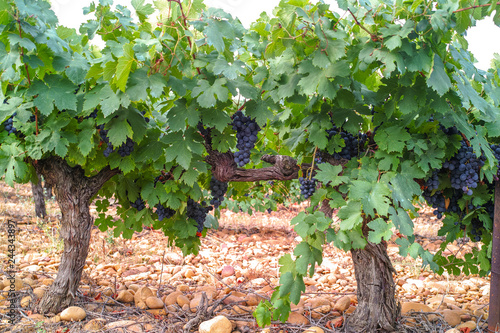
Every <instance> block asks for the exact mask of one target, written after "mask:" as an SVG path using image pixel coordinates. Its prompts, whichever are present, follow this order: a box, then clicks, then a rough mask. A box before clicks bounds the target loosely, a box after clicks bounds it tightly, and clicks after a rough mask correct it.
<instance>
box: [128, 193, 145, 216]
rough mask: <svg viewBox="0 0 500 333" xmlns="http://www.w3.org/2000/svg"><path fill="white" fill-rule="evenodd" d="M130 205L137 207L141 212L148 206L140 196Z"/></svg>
mask: <svg viewBox="0 0 500 333" xmlns="http://www.w3.org/2000/svg"><path fill="white" fill-rule="evenodd" d="M130 206H132V207H133V208H135V209H137V211H139V212H140V211H141V210H143V209H144V208H146V203H145V202H144V200H142V198H141V197H140V196H139V197H138V198H137V199H136V200H135V201H134V202H132V201H131V202H130Z"/></svg>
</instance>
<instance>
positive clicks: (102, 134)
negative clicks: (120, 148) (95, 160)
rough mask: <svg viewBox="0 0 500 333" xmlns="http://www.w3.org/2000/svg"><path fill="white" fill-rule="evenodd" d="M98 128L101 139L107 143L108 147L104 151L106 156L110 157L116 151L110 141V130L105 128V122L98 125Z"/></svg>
mask: <svg viewBox="0 0 500 333" xmlns="http://www.w3.org/2000/svg"><path fill="white" fill-rule="evenodd" d="M97 129H98V130H99V136H100V137H101V140H102V141H103V142H104V143H105V144H106V149H104V153H103V154H104V157H108V156H109V155H110V154H111V153H112V152H113V151H114V149H113V145H112V144H111V142H109V138H108V130H105V129H104V124H102V125H99V126H97Z"/></svg>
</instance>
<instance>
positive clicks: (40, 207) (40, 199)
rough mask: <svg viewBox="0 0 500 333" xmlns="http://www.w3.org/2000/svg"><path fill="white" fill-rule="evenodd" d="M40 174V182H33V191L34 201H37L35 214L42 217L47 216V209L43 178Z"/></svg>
mask: <svg viewBox="0 0 500 333" xmlns="http://www.w3.org/2000/svg"><path fill="white" fill-rule="evenodd" d="M37 176H38V182H37V183H36V184H35V183H33V182H31V193H32V195H33V201H34V202H35V215H36V216H38V217H41V218H45V216H47V209H46V208H45V198H44V196H43V187H42V179H41V177H40V175H37Z"/></svg>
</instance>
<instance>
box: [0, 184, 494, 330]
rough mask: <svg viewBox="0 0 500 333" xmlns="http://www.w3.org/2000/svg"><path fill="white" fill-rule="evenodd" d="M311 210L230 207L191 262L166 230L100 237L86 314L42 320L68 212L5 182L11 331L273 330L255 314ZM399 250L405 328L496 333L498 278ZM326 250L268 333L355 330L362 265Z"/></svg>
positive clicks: (421, 236)
mask: <svg viewBox="0 0 500 333" xmlns="http://www.w3.org/2000/svg"><path fill="white" fill-rule="evenodd" d="M300 209H302V208H301V207H300V206H298V205H295V206H292V207H291V208H285V207H281V208H280V209H279V210H278V211H277V212H271V213H270V214H267V213H266V214H262V213H256V214H253V215H252V216H250V215H248V214H245V213H238V214H235V213H233V212H230V211H223V212H222V218H221V220H220V224H221V228H220V229H219V230H217V231H210V232H209V235H208V236H207V237H206V238H205V239H203V240H202V246H201V249H200V253H199V255H197V256H192V255H191V256H188V257H185V258H183V257H182V255H181V252H180V251H179V250H178V249H176V248H171V247H167V246H166V241H165V237H164V236H163V234H162V233H161V232H159V231H156V230H144V231H142V232H141V233H136V234H134V236H133V238H132V239H130V240H126V239H122V238H117V239H116V238H113V237H112V236H111V235H112V234H111V233H109V232H100V231H99V230H98V229H95V230H93V231H92V239H91V245H90V253H89V256H88V258H87V264H86V266H85V268H84V273H83V278H82V281H81V284H80V288H79V293H78V295H77V296H78V297H77V300H76V302H75V306H74V307H71V308H68V309H66V310H65V311H63V312H62V313H57V314H49V315H47V316H42V315H40V314H37V313H36V304H37V302H38V301H39V298H40V297H41V296H42V295H43V293H44V292H45V290H47V288H48V286H49V285H50V284H51V283H52V282H53V280H54V278H55V276H56V273H57V269H58V266H59V262H60V255H61V253H62V248H63V246H62V241H61V240H60V239H59V237H58V227H59V217H60V212H59V210H58V207H57V204H56V203H55V201H54V200H49V201H48V202H47V210H48V214H49V216H48V217H47V218H46V220H45V221H42V220H39V219H37V218H35V217H34V205H33V201H32V199H31V191H30V187H29V186H16V187H15V188H10V187H8V186H6V185H5V184H4V183H0V258H1V262H2V263H1V264H0V265H1V266H0V268H1V269H2V271H1V273H2V275H3V280H1V279H2V278H0V287H1V289H3V290H4V291H3V293H1V294H0V316H1V317H0V319H1V324H0V332H58V333H62V332H182V331H185V332H200V333H204V332H211V333H213V332H221V333H225V332H227V333H230V332H235V333H236V332H240V333H246V332H261V331H263V330H261V329H260V328H258V327H257V326H256V323H255V320H254V319H253V317H252V311H253V310H254V309H255V306H256V305H257V304H258V302H259V301H260V300H262V299H268V298H269V296H270V295H271V293H272V289H273V287H275V286H276V285H277V284H278V281H279V274H278V259H279V257H280V256H281V255H282V254H285V253H290V252H291V251H292V250H293V248H294V246H295V245H296V244H297V243H298V239H297V235H296V234H295V233H294V232H293V229H292V228H291V227H290V225H289V221H290V219H291V218H292V217H293V216H295V215H296V214H297V212H298V211H299V210H300ZM8 219H11V220H15V221H16V222H17V225H18V232H17V234H16V241H15V245H16V249H15V251H16V252H15V253H16V255H15V258H16V262H17V270H18V273H17V278H16V284H15V286H16V290H17V291H16V297H17V299H18V300H19V303H20V311H19V312H18V313H17V316H18V319H19V321H18V322H17V323H16V324H15V325H13V326H12V325H9V324H8V323H7V319H8V318H7V316H6V311H7V310H6V309H7V308H8V305H9V303H8V300H7V298H8V295H7V290H9V288H10V283H9V281H8V280H7V279H6V276H5V274H4V271H5V270H6V267H7V262H8V254H9V253H8V244H9V243H8V237H7V220H8ZM414 222H415V226H416V227H415V232H416V234H417V239H418V240H419V241H420V242H421V244H422V245H423V246H424V247H425V248H427V249H429V250H431V251H435V250H436V249H438V247H439V245H440V244H441V239H440V238H439V237H437V236H436V235H437V230H438V229H439V227H440V223H439V221H437V220H436V219H435V218H434V217H433V216H431V214H429V212H427V211H426V210H425V209H423V210H422V214H421V217H419V218H417V219H415V221H414ZM472 246H477V244H475V243H470V242H469V243H466V244H465V245H464V244H461V245H460V246H458V245H456V244H454V245H450V246H449V247H448V251H450V253H454V254H456V255H463V253H465V252H467V251H469V250H470V248H471V247H472ZM388 253H389V256H390V257H391V260H392V262H393V265H394V267H395V269H396V271H397V275H395V276H394V278H395V281H396V282H397V285H398V287H397V290H398V297H399V299H400V301H401V303H402V313H403V315H402V317H401V321H400V323H401V325H400V331H401V332H448V333H453V332H455V333H459V332H484V326H485V319H486V318H487V315H488V307H487V304H488V301H489V279H487V278H480V277H478V276H468V277H466V276H458V277H455V276H449V275H447V274H445V275H443V276H439V275H436V274H434V273H432V272H431V271H429V270H427V269H423V268H421V262H419V261H418V260H413V259H411V258H409V257H408V258H403V257H401V256H399V254H398V249H397V247H396V245H395V244H394V243H393V242H389V244H388ZM324 254H325V259H324V263H323V264H322V265H321V267H317V269H316V273H315V275H314V276H313V277H312V278H308V279H306V281H305V282H306V286H307V288H306V293H305V294H304V296H303V298H302V300H301V302H300V303H299V305H298V306H295V307H294V308H293V310H294V311H293V313H292V315H291V316H290V318H289V320H288V322H287V323H284V324H282V323H279V322H277V323H274V324H273V326H272V327H270V328H267V329H266V330H267V331H268V332H309V333H314V332H316V333H318V332H342V331H343V330H344V327H343V325H344V320H345V318H346V317H348V316H349V314H350V313H352V311H354V309H355V307H356V279H355V277H354V274H353V268H352V261H351V257H350V254H349V253H345V252H343V251H340V250H337V249H335V248H334V247H333V246H326V247H325V249H324ZM416 311H423V312H416ZM266 330H264V331H266Z"/></svg>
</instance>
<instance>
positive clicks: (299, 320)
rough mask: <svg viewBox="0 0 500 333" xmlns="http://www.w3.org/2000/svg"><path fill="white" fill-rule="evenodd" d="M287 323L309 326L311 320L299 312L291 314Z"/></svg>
mask: <svg viewBox="0 0 500 333" xmlns="http://www.w3.org/2000/svg"><path fill="white" fill-rule="evenodd" d="M286 322H287V323H289V324H292V325H309V319H307V318H306V317H304V316H303V315H301V314H300V313H297V312H291V313H290V316H288V319H287V321H286Z"/></svg>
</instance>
